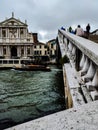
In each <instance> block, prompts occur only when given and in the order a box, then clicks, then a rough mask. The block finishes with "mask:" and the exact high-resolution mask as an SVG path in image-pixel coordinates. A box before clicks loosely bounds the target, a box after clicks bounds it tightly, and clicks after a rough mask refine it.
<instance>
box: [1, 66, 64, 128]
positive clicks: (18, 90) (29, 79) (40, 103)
mask: <svg viewBox="0 0 98 130" xmlns="http://www.w3.org/2000/svg"><path fill="white" fill-rule="evenodd" d="M62 76H63V75H62V70H61V69H58V68H57V67H56V66H52V71H50V72H42V71H29V72H26V71H23V72H22V71H15V70H6V71H0V127H2V128H4V127H9V126H11V125H14V124H15V123H16V124H18V123H21V122H24V121H28V120H31V119H34V118H37V117H39V116H43V115H46V114H49V113H52V112H54V111H59V110H61V109H65V102H64V90H63V89H64V88H63V77H62Z"/></svg>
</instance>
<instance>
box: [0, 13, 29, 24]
mask: <svg viewBox="0 0 98 130" xmlns="http://www.w3.org/2000/svg"><path fill="white" fill-rule="evenodd" d="M0 26H2V27H5V26H8V27H10V26H11V27H12V26H22V27H23V26H25V27H27V24H26V23H23V22H21V21H20V20H19V19H16V18H14V16H13V15H12V17H11V18H9V19H6V20H4V21H2V22H0Z"/></svg>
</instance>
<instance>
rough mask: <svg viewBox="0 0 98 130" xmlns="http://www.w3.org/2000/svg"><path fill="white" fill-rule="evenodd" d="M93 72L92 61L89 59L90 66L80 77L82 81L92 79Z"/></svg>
mask: <svg viewBox="0 0 98 130" xmlns="http://www.w3.org/2000/svg"><path fill="white" fill-rule="evenodd" d="M94 74H95V67H94V65H93V63H92V61H90V67H89V69H88V71H87V74H86V75H85V76H83V77H82V79H83V81H84V82H88V81H90V80H92V79H93V77H94Z"/></svg>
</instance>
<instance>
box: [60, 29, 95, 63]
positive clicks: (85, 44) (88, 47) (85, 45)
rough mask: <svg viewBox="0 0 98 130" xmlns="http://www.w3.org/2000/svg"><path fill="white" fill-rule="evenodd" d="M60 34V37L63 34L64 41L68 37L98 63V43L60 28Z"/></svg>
mask: <svg viewBox="0 0 98 130" xmlns="http://www.w3.org/2000/svg"><path fill="white" fill-rule="evenodd" d="M58 35H59V37H60V35H62V36H63V41H64V38H65V39H67V40H68V41H69V42H71V43H72V44H73V45H75V46H76V47H77V48H78V49H80V50H81V51H82V53H83V54H85V55H86V56H88V57H89V58H90V59H91V60H92V61H93V62H94V63H95V64H96V65H98V43H95V42H93V41H90V40H88V39H85V38H83V37H79V36H76V35H74V34H71V33H69V32H66V31H63V30H59V31H58Z"/></svg>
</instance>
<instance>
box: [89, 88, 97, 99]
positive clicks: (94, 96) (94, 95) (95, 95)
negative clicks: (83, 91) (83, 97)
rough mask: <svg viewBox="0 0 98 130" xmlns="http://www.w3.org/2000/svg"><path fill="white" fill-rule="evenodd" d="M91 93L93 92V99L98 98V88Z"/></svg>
mask: <svg viewBox="0 0 98 130" xmlns="http://www.w3.org/2000/svg"><path fill="white" fill-rule="evenodd" d="M90 93H91V97H92V99H93V101H94V100H98V91H97V90H95V91H92V92H90Z"/></svg>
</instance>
